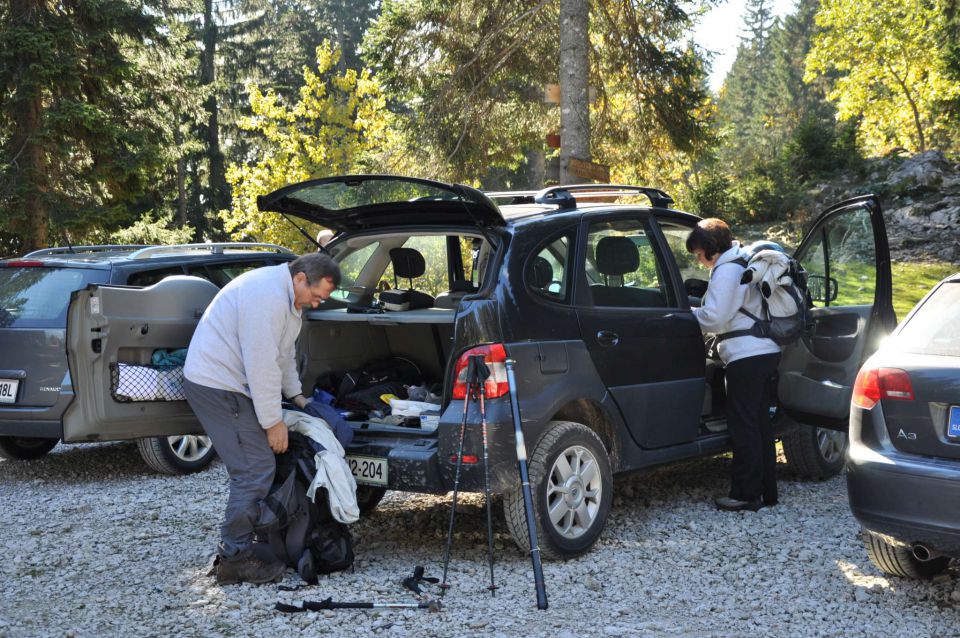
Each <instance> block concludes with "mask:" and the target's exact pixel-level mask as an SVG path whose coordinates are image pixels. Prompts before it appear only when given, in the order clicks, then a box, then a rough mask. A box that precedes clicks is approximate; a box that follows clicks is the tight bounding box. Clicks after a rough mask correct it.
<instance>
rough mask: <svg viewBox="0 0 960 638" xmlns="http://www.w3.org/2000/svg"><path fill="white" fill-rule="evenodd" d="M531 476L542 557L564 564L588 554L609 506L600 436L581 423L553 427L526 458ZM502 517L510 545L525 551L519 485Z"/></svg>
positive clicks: (609, 474) (608, 473)
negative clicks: (561, 489)
mask: <svg viewBox="0 0 960 638" xmlns="http://www.w3.org/2000/svg"><path fill="white" fill-rule="evenodd" d="M591 468H592V469H591ZM529 473H530V488H531V491H532V496H533V509H534V513H535V518H536V524H537V541H538V543H539V545H540V554H541V555H542V556H543V557H544V558H547V559H553V560H558V559H559V560H567V559H570V558H575V557H577V556H580V555H581V554H584V553H586V552H587V551H589V550H590V548H591V547H593V545H594V543H596V542H597V540H598V539H599V538H600V533H601V532H602V531H603V527H604V525H605V524H606V521H607V515H608V514H609V513H610V504H611V503H612V502H613V472H612V471H611V469H610V457H609V455H608V454H607V450H606V448H605V447H604V445H603V442H602V441H601V440H600V437H598V436H597V435H596V433H595V432H593V430H591V429H590V428H588V427H586V426H585V425H581V424H580V423H573V422H570V421H554V422H552V423H551V424H550V426H549V428H548V429H547V432H546V434H544V435H543V437H542V438H541V439H540V440H539V441H538V442H537V445H536V447H535V448H534V450H533V453H532V454H531V455H530V462H529ZM584 478H586V479H587V482H586V484H584ZM556 487H566V489H567V490H570V489H572V490H573V491H572V492H571V491H560V490H556V489H554V488H556ZM572 506H575V507H572ZM551 507H553V508H554V516H553V517H551V515H550V511H551ZM503 512H504V516H505V518H506V521H507V529H509V531H510V535H511V536H512V537H513V540H514V542H515V543H516V544H517V546H518V547H519V548H520V549H521V550H522V551H524V552H529V551H530V539H529V535H528V532H527V516H526V512H525V508H524V504H523V491H522V490H521V489H520V486H517V487H516V488H515V489H514V490H511V491H509V492H507V493H506V494H505V495H504V499H503ZM584 523H585V524H584Z"/></svg>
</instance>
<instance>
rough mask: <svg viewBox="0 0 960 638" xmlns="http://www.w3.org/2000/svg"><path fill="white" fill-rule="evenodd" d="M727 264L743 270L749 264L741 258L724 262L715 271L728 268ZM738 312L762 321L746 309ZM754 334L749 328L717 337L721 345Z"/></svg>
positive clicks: (740, 309)
mask: <svg viewBox="0 0 960 638" xmlns="http://www.w3.org/2000/svg"><path fill="white" fill-rule="evenodd" d="M727 264H737V265H738V266H741V267H743V268H746V267H747V264H748V262H747V259H746V258H745V257H742V256H741V257H737V258H736V259H731V260H730V261H725V262H723V263H722V264H720V265H719V266H714V269H716V268H719V267H720V266H726V265H727ZM743 284H744V282H743V281H741V282H740V285H741V286H742V285H743ZM737 312H742V313H743V314H745V315H747V316H748V317H750V318H751V319H753V320H754V321H760V319H758V318H757V317H755V316H754V315H752V314H751V313H750V312H748V311H747V310H745V309H744V308H739V309H737ZM752 334H753V328H747V329H744V330H731V331H730V332H724V333H722V334H718V335H717V343H720V342H721V341H726V340H727V339H733V338H735V337H747V336H750V335H752Z"/></svg>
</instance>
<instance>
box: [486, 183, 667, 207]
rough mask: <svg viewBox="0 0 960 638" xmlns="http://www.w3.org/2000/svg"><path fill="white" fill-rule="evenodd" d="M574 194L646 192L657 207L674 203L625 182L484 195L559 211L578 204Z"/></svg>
mask: <svg viewBox="0 0 960 638" xmlns="http://www.w3.org/2000/svg"><path fill="white" fill-rule="evenodd" d="M574 193H576V194H577V195H578V196H579V197H580V199H587V198H598V197H623V196H625V195H645V196H646V197H647V199H649V200H650V204H651V205H652V206H654V207H657V208H667V207H669V206H670V204H672V203H673V198H672V197H670V196H669V195H667V194H666V193H665V192H663V191H662V190H660V189H659V188H651V187H649V186H630V185H627V184H565V185H563V186H550V187H548V188H544V189H543V190H539V191H496V192H490V193H486V195H487V197H489V198H491V199H506V198H510V202H509V203H508V204H553V205H555V206H557V208H559V209H560V210H568V209H571V208H576V207H577V200H576V198H575V197H574Z"/></svg>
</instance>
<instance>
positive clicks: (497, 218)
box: [257, 175, 506, 232]
mask: <svg viewBox="0 0 960 638" xmlns="http://www.w3.org/2000/svg"><path fill="white" fill-rule="evenodd" d="M257 208H259V209H260V210H261V211H273V212H277V213H283V214H288V215H293V216H295V217H299V218H300V219H305V220H307V221H309V222H312V223H314V224H319V225H321V226H324V227H326V228H330V229H332V230H335V231H338V232H339V231H357V230H368V229H373V228H379V227H386V226H435V225H457V226H463V225H471V226H479V227H481V228H484V227H486V228H489V227H493V226H503V225H504V224H505V223H506V222H505V221H504V218H503V215H501V214H500V210H499V209H498V208H497V205H496V204H494V203H493V201H492V200H490V198H488V197H487V196H486V195H484V194H483V193H481V192H480V191H478V190H476V189H474V188H471V187H469V186H463V185H461V184H445V183H443V182H436V181H432V180H426V179H419V178H415V177H401V176H396V175H341V176H337V177H324V178H320V179H312V180H307V181H305V182H299V183H297V184H291V185H289V186H284V187H283V188H280V189H278V190H275V191H273V192H272V193H270V194H269V195H261V196H260V197H258V198H257Z"/></svg>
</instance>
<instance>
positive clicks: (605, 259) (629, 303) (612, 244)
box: [590, 235, 666, 308]
mask: <svg viewBox="0 0 960 638" xmlns="http://www.w3.org/2000/svg"><path fill="white" fill-rule="evenodd" d="M595 258H596V265H597V270H599V271H600V274H601V275H603V283H602V284H592V285H591V286H590V291H591V292H592V293H593V303H594V305H597V306H618V307H622V308H658V307H663V306H665V305H666V304H665V303H664V299H663V295H662V294H661V293H660V291H658V290H646V289H643V288H631V287H629V286H624V282H623V276H624V275H625V274H627V273H631V272H636V271H637V269H638V268H639V267H640V251H639V250H638V249H637V245H636V244H634V243H633V240H631V239H630V238H629V237H621V236H618V235H610V236H607V237H601V238H600V241H598V242H597V248H596V253H595Z"/></svg>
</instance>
